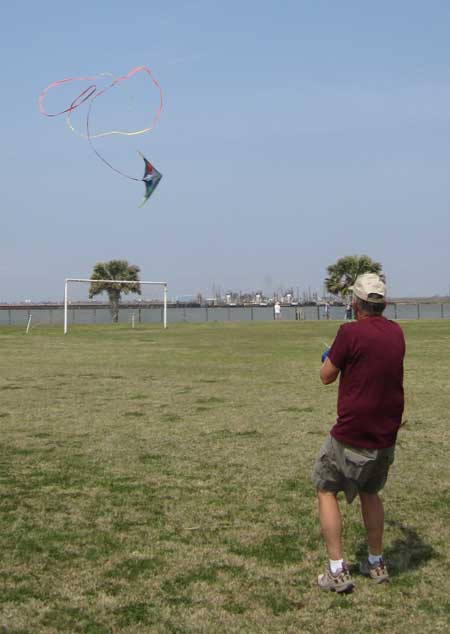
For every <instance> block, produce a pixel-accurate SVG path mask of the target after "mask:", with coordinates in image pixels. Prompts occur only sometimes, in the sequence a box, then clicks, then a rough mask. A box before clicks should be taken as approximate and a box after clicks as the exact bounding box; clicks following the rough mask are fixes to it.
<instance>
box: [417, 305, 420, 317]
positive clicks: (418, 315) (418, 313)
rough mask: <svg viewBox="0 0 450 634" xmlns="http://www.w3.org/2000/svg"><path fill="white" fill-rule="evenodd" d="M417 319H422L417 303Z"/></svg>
mask: <svg viewBox="0 0 450 634" xmlns="http://www.w3.org/2000/svg"><path fill="white" fill-rule="evenodd" d="M417 319H420V304H419V302H417Z"/></svg>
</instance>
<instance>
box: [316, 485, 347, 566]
mask: <svg viewBox="0 0 450 634" xmlns="http://www.w3.org/2000/svg"><path fill="white" fill-rule="evenodd" d="M317 498H318V500H319V519H320V528H321V529H322V535H323V538H324V540H325V545H326V547H327V551H328V557H329V558H330V559H334V560H336V559H342V519H341V511H340V509H339V504H338V502H337V499H336V495H335V494H334V493H331V492H330V491H321V490H320V489H318V491H317Z"/></svg>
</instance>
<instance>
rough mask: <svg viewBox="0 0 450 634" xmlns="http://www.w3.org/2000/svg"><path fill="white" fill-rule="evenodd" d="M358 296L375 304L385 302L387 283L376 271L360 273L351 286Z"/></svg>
mask: <svg viewBox="0 0 450 634" xmlns="http://www.w3.org/2000/svg"><path fill="white" fill-rule="evenodd" d="M349 290H351V291H353V293H354V295H356V297H359V299H362V300H364V301H365V302H371V303H373V304H384V302H385V296H386V285H385V283H384V282H383V280H382V279H381V278H380V276H379V275H377V274H376V273H363V274H362V275H358V277H357V278H356V280H355V283H354V284H353V286H350V289H349Z"/></svg>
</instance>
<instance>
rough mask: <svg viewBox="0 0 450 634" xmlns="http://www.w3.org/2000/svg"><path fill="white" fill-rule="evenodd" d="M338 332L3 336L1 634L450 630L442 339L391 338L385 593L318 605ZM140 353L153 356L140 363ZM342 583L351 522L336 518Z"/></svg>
mask: <svg viewBox="0 0 450 634" xmlns="http://www.w3.org/2000/svg"><path fill="white" fill-rule="evenodd" d="M338 325H339V324H338V323H337V322H327V323H324V322H311V323H308V322H299V323H294V322H291V323H287V322H286V323H279V322H277V323H275V322H273V323H272V322H268V323H229V324H217V323H210V324H198V325H187V324H183V325H175V326H173V327H171V328H170V329H169V330H168V331H167V332H164V331H163V330H161V329H160V327H157V326H155V327H151V326H147V327H144V326H142V327H138V328H136V329H135V330H130V329H129V328H127V327H126V326H116V327H114V326H96V327H90V326H87V327H81V326H80V327H78V328H73V329H72V330H71V332H70V334H69V335H68V336H66V337H64V336H62V334H61V332H60V329H57V328H51V327H48V328H46V327H39V328H35V329H34V330H33V331H32V332H31V333H30V334H29V335H25V333H24V331H23V329H18V328H15V327H4V328H0V345H1V351H2V353H1V355H0V370H1V371H0V377H1V378H0V395H1V396H0V425H1V436H0V444H1V448H0V548H1V568H0V570H1V573H0V574H1V580H0V583H1V585H0V604H1V606H0V626H1V625H2V624H4V625H5V626H7V627H8V632H9V634H36V633H39V634H56V633H64V632H67V633H69V632H70V633H71V634H73V633H77V632H80V633H83V634H115V633H117V632H120V633H130V634H132V633H138V632H140V633H141V632H155V633H161V634H163V633H164V634H166V633H167V634H175V633H180V634H194V633H195V634H201V633H211V634H222V633H223V634H232V633H242V632H244V633H255V634H256V633H257V634H264V633H274V634H275V633H277V634H278V633H280V634H281V633H292V634H293V633H294V632H295V633H300V632H301V633H305V634H316V633H322V632H323V633H325V632H329V631H333V632H335V633H336V634H340V633H342V634H344V633H345V634H347V633H348V632H354V633H357V634H359V633H361V634H363V633H372V634H378V632H381V631H383V632H389V634H403V633H404V634H406V633H407V632H408V633H409V632H410V631H415V632H420V634H428V633H430V634H431V633H433V634H437V633H440V632H442V633H444V632H448V631H449V629H450V566H449V561H450V547H449V544H450V469H449V466H448V465H449V456H450V427H449V394H450V372H449V369H448V368H449V353H450V329H449V323H448V321H446V320H441V321H429V322H426V321H423V322H407V323H404V324H403V326H404V329H405V333H406V338H407V347H408V353H407V359H406V367H405V387H406V397H407V407H406V413H405V419H406V420H407V423H406V425H405V426H404V428H403V429H402V431H401V433H400V436H399V442H398V452H397V458H396V462H395V464H394V467H393V468H392V472H391V476H390V479H389V482H388V485H387V487H386V489H385V491H384V500H385V506H386V534H385V554H386V557H387V559H388V562H389V566H390V572H391V575H392V581H391V583H390V584H389V585H388V586H387V585H386V586H383V587H377V586H374V585H371V584H370V582H369V581H368V580H366V579H364V578H361V577H359V576H357V587H356V589H355V591H354V592H353V593H352V594H351V595H348V596H336V595H333V594H331V593H330V594H326V593H325V594H324V593H319V591H318V590H317V588H316V586H315V579H316V575H317V573H318V572H320V571H321V569H322V567H323V565H324V563H325V561H326V558H325V551H324V548H323V545H322V541H321V538H320V532H319V527H318V522H317V514H316V501H315V495H314V491H313V489H312V486H311V484H310V482H309V473H310V470H311V467H312V464H313V461H314V457H315V455H316V453H317V451H318V449H319V447H320V445H321V444H322V442H323V439H324V438H325V436H326V434H327V433H328V430H329V428H330V426H331V424H332V422H333V419H334V416H335V402H336V385H332V386H328V387H324V386H322V385H321V384H320V382H319V379H318V368H319V360H320V354H321V352H322V348H323V343H322V342H323V341H330V340H331V339H332V338H333V336H334V333H335V331H336V328H337V327H338ZM149 343H151V345H147V344H149ZM342 509H343V516H344V525H345V549H346V556H347V559H348V560H349V561H350V563H351V564H354V563H356V562H357V560H358V558H359V557H361V556H364V554H365V546H364V532H363V530H362V527H361V522H360V517H359V509H358V505H357V503H355V504H353V505H352V506H347V505H346V504H345V503H343V505H342ZM0 631H1V630H0Z"/></svg>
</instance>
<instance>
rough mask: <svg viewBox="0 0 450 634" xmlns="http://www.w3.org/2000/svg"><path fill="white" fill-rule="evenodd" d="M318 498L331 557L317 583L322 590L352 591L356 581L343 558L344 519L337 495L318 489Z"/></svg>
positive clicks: (323, 531)
mask: <svg viewBox="0 0 450 634" xmlns="http://www.w3.org/2000/svg"><path fill="white" fill-rule="evenodd" d="M317 498H318V500H319V518H320V527H321V529H322V534H323V537H324V540H325V544H326V547H327V551H328V557H329V558H330V561H329V564H328V566H327V567H326V568H325V572H324V573H323V574H321V575H319V576H318V578H317V583H318V585H319V588H321V589H322V590H334V591H336V592H347V591H350V590H351V589H352V588H353V586H354V583H353V580H352V578H351V576H350V573H349V571H348V568H347V566H346V565H345V563H344V560H343V559H342V520H341V511H340V510H339V504H338V502H337V499H336V495H335V494H334V493H330V492H329V491H322V490H320V489H318V490H317Z"/></svg>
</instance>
